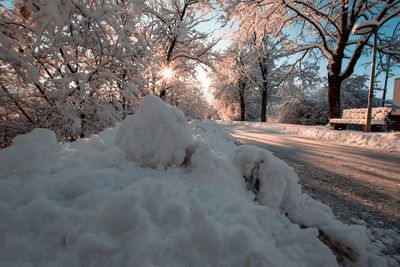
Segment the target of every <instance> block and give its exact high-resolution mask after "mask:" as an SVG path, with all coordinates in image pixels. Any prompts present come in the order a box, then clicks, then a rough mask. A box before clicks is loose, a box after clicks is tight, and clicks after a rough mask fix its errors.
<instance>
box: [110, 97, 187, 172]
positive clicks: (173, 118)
mask: <svg viewBox="0 0 400 267" xmlns="http://www.w3.org/2000/svg"><path fill="white" fill-rule="evenodd" d="M162 103H163V102H162V100H161V99H160V98H159V97H156V96H148V97H145V98H144V99H143V101H142V102H141V103H140V105H139V108H138V110H137V112H136V113H135V114H134V115H131V116H128V117H127V118H126V119H125V121H124V122H123V123H122V125H121V126H120V129H119V131H118V133H117V135H116V139H115V140H116V141H115V144H116V145H117V146H118V147H119V148H120V149H121V150H122V151H124V152H125V153H126V154H127V155H128V156H129V157H130V158H131V159H132V160H135V161H137V162H139V163H140V164H142V165H143V166H149V167H153V168H157V167H163V166H164V167H166V166H180V165H181V164H182V163H183V161H184V159H185V155H186V150H187V149H188V148H189V147H190V146H191V145H192V143H193V141H192V134H191V131H190V128H189V125H188V123H187V122H186V118H185V115H183V113H182V112H181V111H180V110H177V109H175V108H173V107H171V106H167V105H163V104H162Z"/></svg>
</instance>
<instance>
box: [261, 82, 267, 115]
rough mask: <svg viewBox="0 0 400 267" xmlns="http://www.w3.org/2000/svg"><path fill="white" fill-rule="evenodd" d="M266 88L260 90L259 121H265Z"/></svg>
mask: <svg viewBox="0 0 400 267" xmlns="http://www.w3.org/2000/svg"><path fill="white" fill-rule="evenodd" d="M267 97H268V91H267V88H264V89H263V90H262V92H261V122H266V121H267Z"/></svg>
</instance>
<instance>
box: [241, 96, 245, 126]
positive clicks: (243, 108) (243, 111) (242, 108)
mask: <svg viewBox="0 0 400 267" xmlns="http://www.w3.org/2000/svg"><path fill="white" fill-rule="evenodd" d="M240 120H241V121H245V120H246V103H245V100H244V97H242V96H241V97H240Z"/></svg>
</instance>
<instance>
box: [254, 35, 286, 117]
mask: <svg viewBox="0 0 400 267" xmlns="http://www.w3.org/2000/svg"><path fill="white" fill-rule="evenodd" d="M257 38H258V36H257V33H256V32H254V34H253V37H252V44H251V51H252V53H254V54H255V55H254V57H253V60H254V65H255V66H254V70H253V82H254V85H255V86H256V87H257V88H258V89H259V91H260V97H261V101H260V102H261V104H260V108H261V110H260V121H261V122H266V121H267V104H268V98H269V97H270V95H269V94H271V93H272V90H273V89H276V88H277V87H278V86H279V85H280V84H281V83H282V82H283V81H284V76H285V75H284V72H285V71H284V70H283V68H282V66H278V62H277V61H278V60H279V59H281V58H282V57H283V56H285V55H287V54H286V53H285V52H284V50H283V48H282V43H281V41H280V40H279V39H277V38H273V37H272V36H270V35H269V34H267V33H266V32H265V33H264V34H263V35H262V36H261V37H260V38H261V40H257Z"/></svg>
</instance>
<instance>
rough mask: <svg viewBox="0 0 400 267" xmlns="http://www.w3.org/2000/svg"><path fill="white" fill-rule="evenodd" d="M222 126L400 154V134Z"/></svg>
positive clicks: (254, 124) (326, 128) (250, 124)
mask: <svg viewBox="0 0 400 267" xmlns="http://www.w3.org/2000/svg"><path fill="white" fill-rule="evenodd" d="M220 123H221V124H222V125H240V126H246V127H253V128H261V129H265V130H266V131H274V132H276V131H279V132H282V133H290V134H297V135H300V136H304V137H310V138H314V139H318V140H324V141H329V142H333V143H338V144H349V145H357V146H364V147H369V148H378V149H385V150H389V151H395V152H400V132H390V133H364V132H361V131H350V130H346V131H338V130H333V129H332V127H331V126H328V125H327V126H304V125H297V124H281V123H267V124H265V123H258V122H220Z"/></svg>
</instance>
